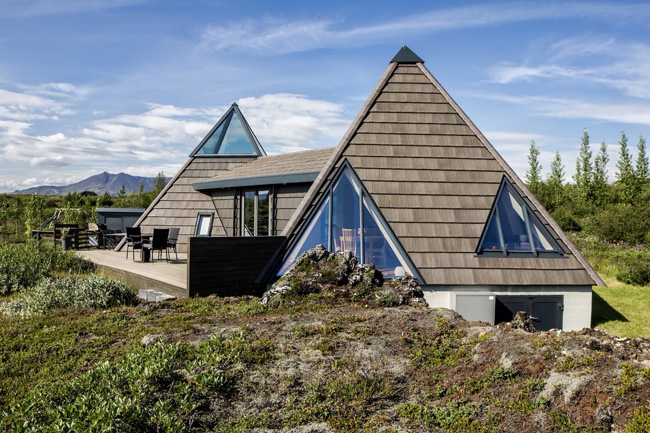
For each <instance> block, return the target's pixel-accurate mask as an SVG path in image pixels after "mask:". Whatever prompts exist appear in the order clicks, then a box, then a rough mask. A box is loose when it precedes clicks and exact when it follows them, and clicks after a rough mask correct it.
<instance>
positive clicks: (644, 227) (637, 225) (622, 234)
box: [585, 204, 650, 245]
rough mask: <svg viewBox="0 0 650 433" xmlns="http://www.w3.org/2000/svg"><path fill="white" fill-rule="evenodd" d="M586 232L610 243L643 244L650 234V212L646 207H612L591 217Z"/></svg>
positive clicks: (616, 205)
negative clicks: (649, 233)
mask: <svg viewBox="0 0 650 433" xmlns="http://www.w3.org/2000/svg"><path fill="white" fill-rule="evenodd" d="M585 230H586V231H587V232H589V233H590V234H593V235H595V236H598V237H600V238H602V239H605V240H608V241H610V242H627V243H628V244H632V245H637V244H641V243H643V242H645V241H646V240H647V238H646V237H647V234H648V232H650V212H649V211H648V209H647V208H646V207H645V206H631V205H625V204H615V205H610V206H607V207H606V208H605V209H604V210H603V211H601V212H599V213H597V214H596V215H594V216H593V217H591V218H590V220H589V221H588V222H587V224H586V226H585Z"/></svg>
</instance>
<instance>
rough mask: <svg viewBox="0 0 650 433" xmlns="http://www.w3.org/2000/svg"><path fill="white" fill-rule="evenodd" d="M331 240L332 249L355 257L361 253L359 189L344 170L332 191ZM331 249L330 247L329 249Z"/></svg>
mask: <svg viewBox="0 0 650 433" xmlns="http://www.w3.org/2000/svg"><path fill="white" fill-rule="evenodd" d="M332 197H333V201H332V240H333V241H334V245H333V248H334V251H349V252H351V253H352V254H353V255H355V256H356V257H359V255H360V254H361V246H360V244H359V242H360V233H359V229H360V228H361V220H360V218H359V211H360V209H361V208H360V201H361V196H360V190H359V189H358V187H357V186H356V185H354V183H353V182H352V181H351V180H350V175H349V174H348V173H347V172H344V173H343V174H342V175H341V177H340V178H339V181H338V182H337V183H336V185H334V189H333V191H332ZM330 251H331V249H330Z"/></svg>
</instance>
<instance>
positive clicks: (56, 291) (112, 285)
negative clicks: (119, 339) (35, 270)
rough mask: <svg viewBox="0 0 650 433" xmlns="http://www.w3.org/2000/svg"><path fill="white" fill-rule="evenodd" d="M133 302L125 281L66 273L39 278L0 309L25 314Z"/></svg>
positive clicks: (132, 294)
mask: <svg viewBox="0 0 650 433" xmlns="http://www.w3.org/2000/svg"><path fill="white" fill-rule="evenodd" d="M134 301H135V293H134V292H133V290H131V288H130V287H129V286H128V285H126V284H125V283H122V282H120V281H116V280H110V279H108V278H104V277H100V276H97V275H94V274H92V275H90V276H89V277H79V276H74V275H69V276H67V277H64V278H44V279H42V280H41V281H40V282H39V283H38V284H37V285H36V286H34V287H32V288H30V289H28V290H27V291H26V292H25V293H24V294H23V295H22V296H21V297H20V298H18V299H16V300H14V301H12V302H9V303H7V304H5V305H3V306H2V307H1V308H0V311H2V312H3V313H4V314H6V315H15V316H24V315H30V314H36V313H47V312H49V311H52V310H54V309H57V308H68V307H82V308H84V307H85V308H109V307H113V306H116V305H120V304H132V303H133V302H134Z"/></svg>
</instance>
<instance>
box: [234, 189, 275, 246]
mask: <svg viewBox="0 0 650 433" xmlns="http://www.w3.org/2000/svg"><path fill="white" fill-rule="evenodd" d="M241 203H242V207H241V233H240V234H241V236H268V235H269V234H270V229H269V214H270V195H269V191H268V190H255V191H244V192H243V193H242V197H241Z"/></svg>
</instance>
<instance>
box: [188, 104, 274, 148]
mask: <svg viewBox="0 0 650 433" xmlns="http://www.w3.org/2000/svg"><path fill="white" fill-rule="evenodd" d="M264 154H265V153H264V150H263V149H262V147H261V146H260V145H259V143H258V142H257V139H256V138H255V136H254V135H253V132H252V131H251V130H250V127H249V126H248V124H247V123H246V121H245V120H244V119H243V116H242V115H241V112H239V110H238V109H237V105H236V104H233V106H232V107H231V109H230V110H229V111H228V112H227V113H226V114H225V115H224V116H223V117H222V118H221V120H220V121H219V122H218V123H217V125H216V126H215V128H214V129H213V130H212V131H211V132H210V134H208V136H207V137H206V138H204V139H203V141H202V142H201V143H200V144H199V146H198V147H197V148H196V149H195V150H194V152H192V155H264Z"/></svg>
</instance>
